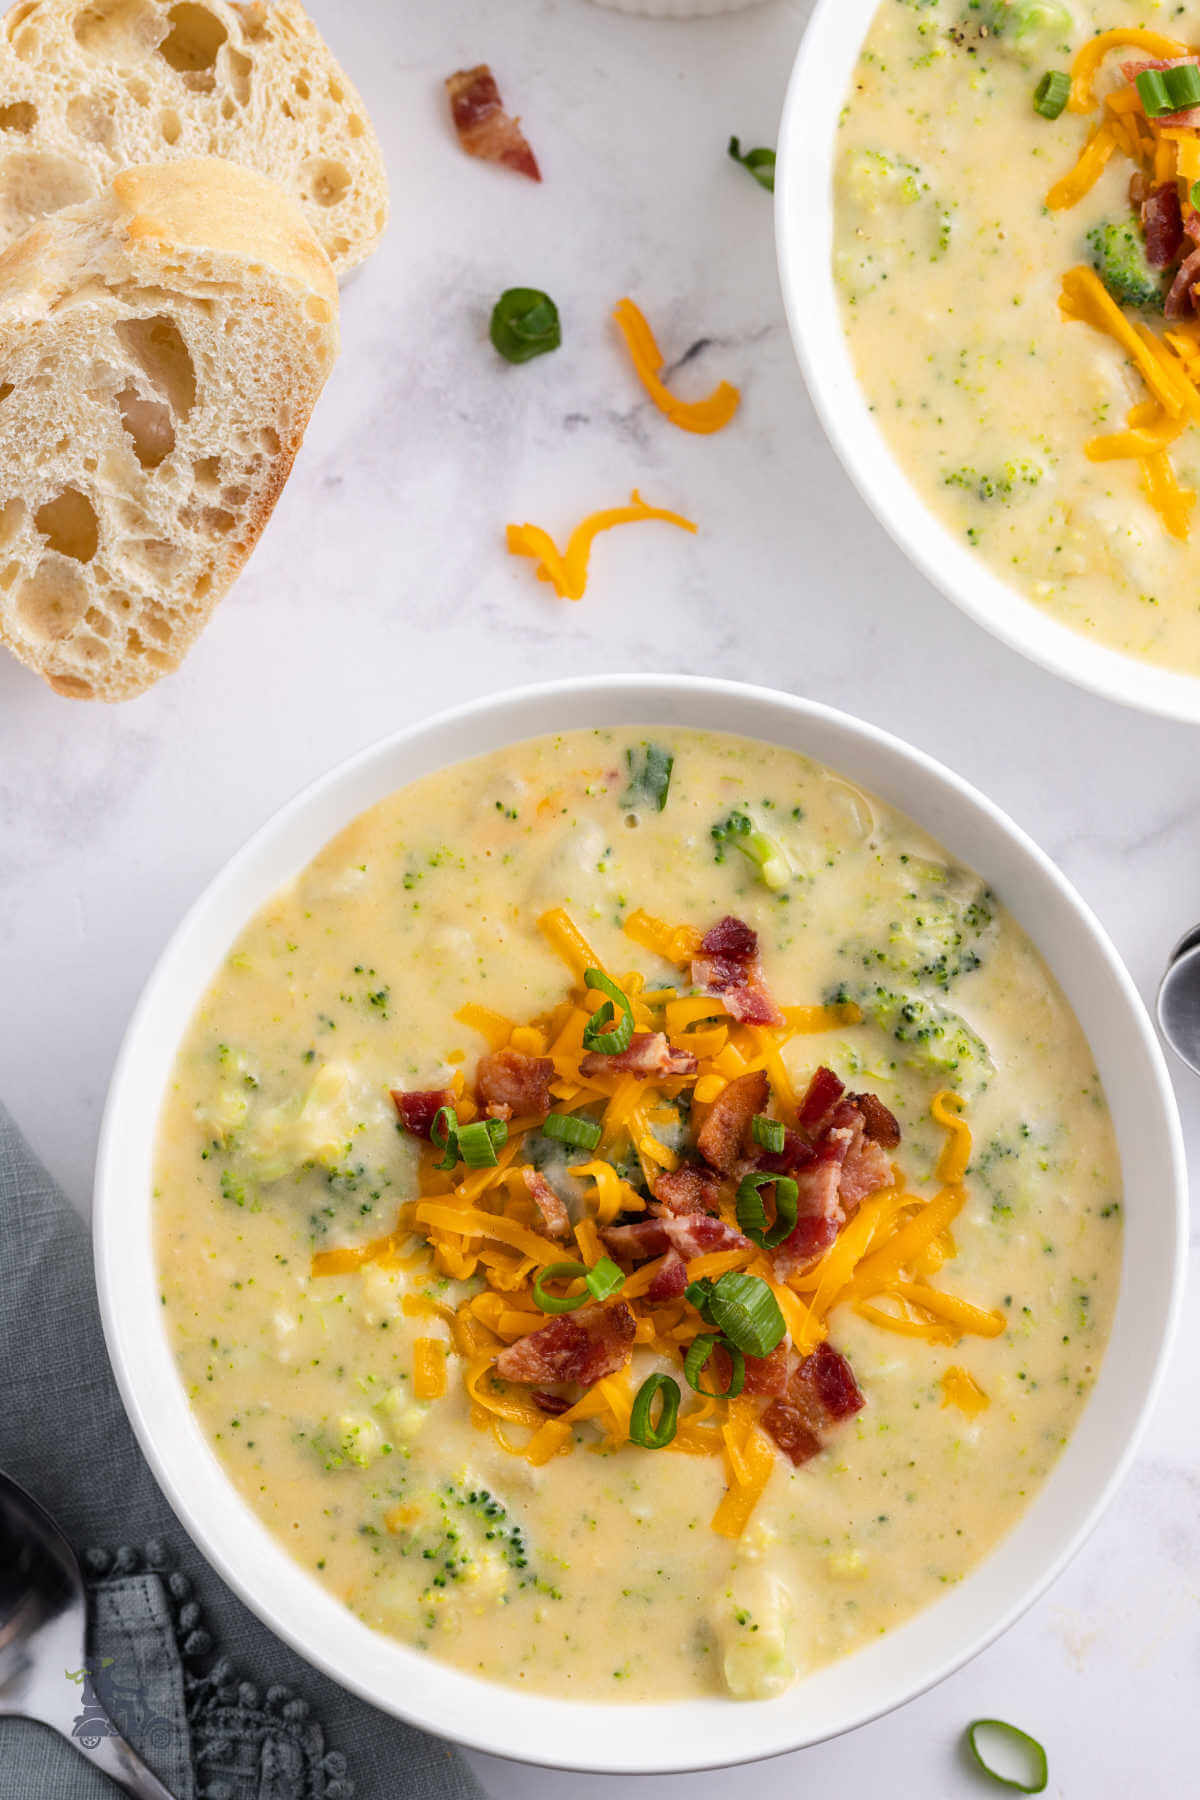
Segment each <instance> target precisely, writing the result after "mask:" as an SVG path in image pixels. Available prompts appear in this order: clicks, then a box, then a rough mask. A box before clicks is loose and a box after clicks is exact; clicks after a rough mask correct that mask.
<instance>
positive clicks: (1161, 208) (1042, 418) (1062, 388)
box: [834, 0, 1200, 675]
mask: <svg viewBox="0 0 1200 1800" xmlns="http://www.w3.org/2000/svg"><path fill="white" fill-rule="evenodd" d="M1189 15H1190V16H1189ZM1197 17H1198V15H1197V14H1196V12H1195V9H1194V8H1192V9H1189V8H1185V7H1181V6H1178V5H1176V4H1173V3H1167V0H1148V3H1147V4H1144V5H1142V6H1140V7H1137V8H1131V7H1130V6H1128V5H1127V4H1122V0H1071V4H1067V3H1066V0H883V4H882V5H881V6H880V7H879V10H878V12H877V13H876V15H875V19H874V22H873V24H872V25H871V28H870V31H869V33H868V35H867V38H866V41H865V43H864V46H863V50H862V54H861V57H860V58H859V62H858V65H857V68H856V70H855V74H854V80H853V84H852V87H851V91H850V94H849V96H848V98H847V103H846V106H845V109H844V111H843V114H842V118H841V122H840V128H839V129H840V141H839V145H838V151H837V161H836V173H835V199H836V227H835V250H834V262H835V277H836V281H837V284H838V288H839V292H840V299H841V305H842V316H843V320H844V324H845V329H846V333H847V336H848V339H849V344H850V347H851V350H852V353H853V356H854V360H855V365H856V368H857V372H858V376H859V379H860V381H861V384H862V387H863V390H864V392H865V394H866V397H867V400H868V402H869V404H870V406H871V409H872V411H873V413H874V414H875V416H876V418H877V420H878V422H879V425H880V427H881V429H882V430H883V432H884V434H885V435H886V437H887V438H888V440H889V442H890V444H891V446H892V449H893V450H894V452H895V453H896V455H897V457H898V458H899V460H900V462H901V463H902V465H903V467H904V469H905V471H906V472H907V474H908V475H909V477H910V478H911V480H912V481H913V482H914V483H915V485H916V486H917V488H918V489H919V490H920V492H921V493H922V495H923V496H924V498H925V500H926V501H927V502H928V503H929V505H930V506H931V507H932V509H933V510H934V511H935V512H936V513H937V514H938V515H940V517H941V518H942V520H943V521H944V522H945V523H946V524H947V525H948V526H949V527H950V528H951V529H952V530H953V531H955V532H957V533H958V534H959V535H960V537H961V538H962V539H963V540H964V541H965V542H967V543H968V544H971V545H973V546H974V547H975V548H976V549H977V551H978V553H979V555H980V556H981V557H983V558H984V559H985V560H986V561H987V563H988V564H989V565H990V566H991V568H992V569H993V571H994V572H995V573H996V574H997V575H999V576H1001V577H1002V578H1003V579H1004V580H1006V581H1008V582H1010V583H1011V584H1012V585H1013V586H1014V587H1015V588H1017V589H1019V590H1020V592H1021V593H1023V594H1024V595H1026V596H1027V597H1028V598H1029V599H1030V600H1032V601H1034V602H1035V603H1036V604H1037V605H1038V606H1040V607H1043V608H1044V609H1045V610H1046V612H1047V613H1049V614H1051V615H1052V616H1053V617H1054V618H1056V619H1058V620H1060V621H1061V622H1062V623H1064V624H1066V625H1069V626H1071V627H1073V628H1074V629H1075V630H1077V631H1079V632H1081V633H1083V634H1084V635H1085V636H1087V637H1089V638H1091V639H1093V640H1095V641H1096V642H1098V643H1101V644H1104V645H1108V646H1110V647H1112V648H1115V649H1117V650H1122V651H1125V652H1127V653H1129V654H1131V655H1133V656H1138V657H1144V658H1148V659H1149V660H1151V661H1153V662H1156V663H1161V664H1164V665H1167V666H1169V667H1171V668H1174V669H1177V670H1180V671H1182V672H1185V673H1188V674H1193V675H1195V674H1200V549H1198V547H1197V538H1196V534H1195V531H1194V529H1193V518H1192V513H1193V507H1194V502H1195V489H1196V486H1197V482H1198V480H1200V433H1198V432H1197V431H1196V429H1195V425H1196V422H1197V421H1198V420H1200V321H1198V320H1197V316H1196V315H1197V286H1196V284H1197V283H1200V252H1198V249H1197V246H1198V245H1200V213H1197V212H1196V209H1195V207H1194V206H1193V203H1192V194H1193V184H1194V183H1195V181H1196V180H1197V178H1200V107H1198V106H1197V105H1196V102H1197V101H1198V100H1200V66H1198V59H1197V57H1196V56H1195V55H1194V54H1193V52H1192V50H1191V49H1190V48H1189V46H1188V42H1187V39H1188V38H1189V35H1190V36H1191V37H1193V38H1196V37H1200V30H1198V29H1197Z"/></svg>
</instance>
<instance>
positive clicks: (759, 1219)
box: [737, 1126, 800, 1250]
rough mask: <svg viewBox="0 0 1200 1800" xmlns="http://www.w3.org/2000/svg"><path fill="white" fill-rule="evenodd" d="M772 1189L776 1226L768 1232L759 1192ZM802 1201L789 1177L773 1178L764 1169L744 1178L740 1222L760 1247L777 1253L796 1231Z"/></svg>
mask: <svg viewBox="0 0 1200 1800" xmlns="http://www.w3.org/2000/svg"><path fill="white" fill-rule="evenodd" d="M782 1129H783V1128H782V1126H781V1127H780V1130H782ZM772 1186H773V1187H774V1189H775V1223H774V1225H772V1227H771V1229H770V1231H768V1230H767V1214H766V1208H765V1207H764V1206H763V1203H762V1195H761V1193H760V1192H759V1189H760V1188H765V1187H772ZM799 1201H800V1190H799V1188H798V1187H797V1186H796V1183H795V1182H794V1181H793V1180H792V1177H791V1176H790V1175H770V1174H767V1173H765V1172H764V1171H761V1170H760V1171H757V1172H756V1173H754V1174H751V1175H743V1177H742V1179H741V1182H740V1183H739V1185H738V1191H737V1222H738V1224H739V1225H740V1226H741V1228H742V1230H743V1231H744V1232H745V1234H746V1236H747V1237H748V1238H752V1239H753V1240H754V1242H755V1243H756V1244H761V1245H762V1246H763V1248H764V1250H774V1248H775V1246H776V1244H782V1242H783V1240H784V1238H785V1237H789V1236H790V1235H791V1233H792V1232H793V1231H795V1229H796V1213H797V1211H798V1209H799Z"/></svg>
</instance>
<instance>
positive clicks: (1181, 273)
mask: <svg viewBox="0 0 1200 1800" xmlns="http://www.w3.org/2000/svg"><path fill="white" fill-rule="evenodd" d="M1198 285H1200V249H1197V250H1193V251H1192V252H1191V253H1190V255H1188V256H1185V257H1184V259H1183V261H1182V262H1181V263H1180V265H1179V270H1178V273H1177V274H1176V276H1175V279H1174V281H1173V282H1172V283H1171V285H1170V287H1169V288H1168V289H1167V297H1166V299H1165V300H1164V301H1163V313H1164V315H1165V317H1166V318H1168V319H1183V318H1186V317H1187V315H1188V313H1193V312H1195V310H1196V288H1197V286H1198Z"/></svg>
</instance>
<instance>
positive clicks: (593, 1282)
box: [586, 1256, 625, 1300]
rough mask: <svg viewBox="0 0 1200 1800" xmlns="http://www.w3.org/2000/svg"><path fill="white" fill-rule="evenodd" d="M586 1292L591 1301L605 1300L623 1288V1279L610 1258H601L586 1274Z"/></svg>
mask: <svg viewBox="0 0 1200 1800" xmlns="http://www.w3.org/2000/svg"><path fill="white" fill-rule="evenodd" d="M586 1279H587V1284H588V1292H589V1293H590V1294H591V1296H592V1299H593V1300H607V1299H609V1298H610V1296H611V1295H613V1294H615V1293H617V1292H618V1291H619V1289H621V1288H623V1287H624V1286H625V1277H624V1275H622V1273H621V1271H620V1269H618V1267H617V1265H616V1263H615V1262H613V1261H612V1259H611V1257H608V1256H602V1257H601V1258H600V1261H599V1262H598V1263H597V1264H596V1266H595V1268H594V1269H589V1270H588V1273H587V1277H586Z"/></svg>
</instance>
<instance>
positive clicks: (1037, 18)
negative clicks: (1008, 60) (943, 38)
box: [951, 0, 1076, 62]
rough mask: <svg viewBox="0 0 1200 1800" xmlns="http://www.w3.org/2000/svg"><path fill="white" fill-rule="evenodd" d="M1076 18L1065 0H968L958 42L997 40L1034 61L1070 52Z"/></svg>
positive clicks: (959, 28)
mask: <svg viewBox="0 0 1200 1800" xmlns="http://www.w3.org/2000/svg"><path fill="white" fill-rule="evenodd" d="M1075 31H1076V25H1075V15H1074V14H1073V12H1072V11H1071V8H1070V7H1069V6H1068V5H1066V4H1065V0H968V3H967V5H966V6H965V7H964V8H963V13H962V18H961V21H960V23H959V26H958V28H957V33H952V34H951V35H952V36H955V35H957V38H958V41H959V42H968V43H972V44H974V43H976V42H978V41H980V40H988V39H992V38H995V39H998V40H999V41H1000V43H1001V44H1002V45H1004V46H1005V48H1007V49H1011V50H1015V51H1016V52H1017V54H1018V55H1019V56H1020V57H1021V59H1022V61H1024V62H1032V61H1034V60H1035V59H1036V58H1037V57H1039V56H1042V55H1044V54H1045V53H1046V52H1047V51H1050V50H1068V49H1070V46H1071V41H1072V39H1073V37H1074V35H1075Z"/></svg>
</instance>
